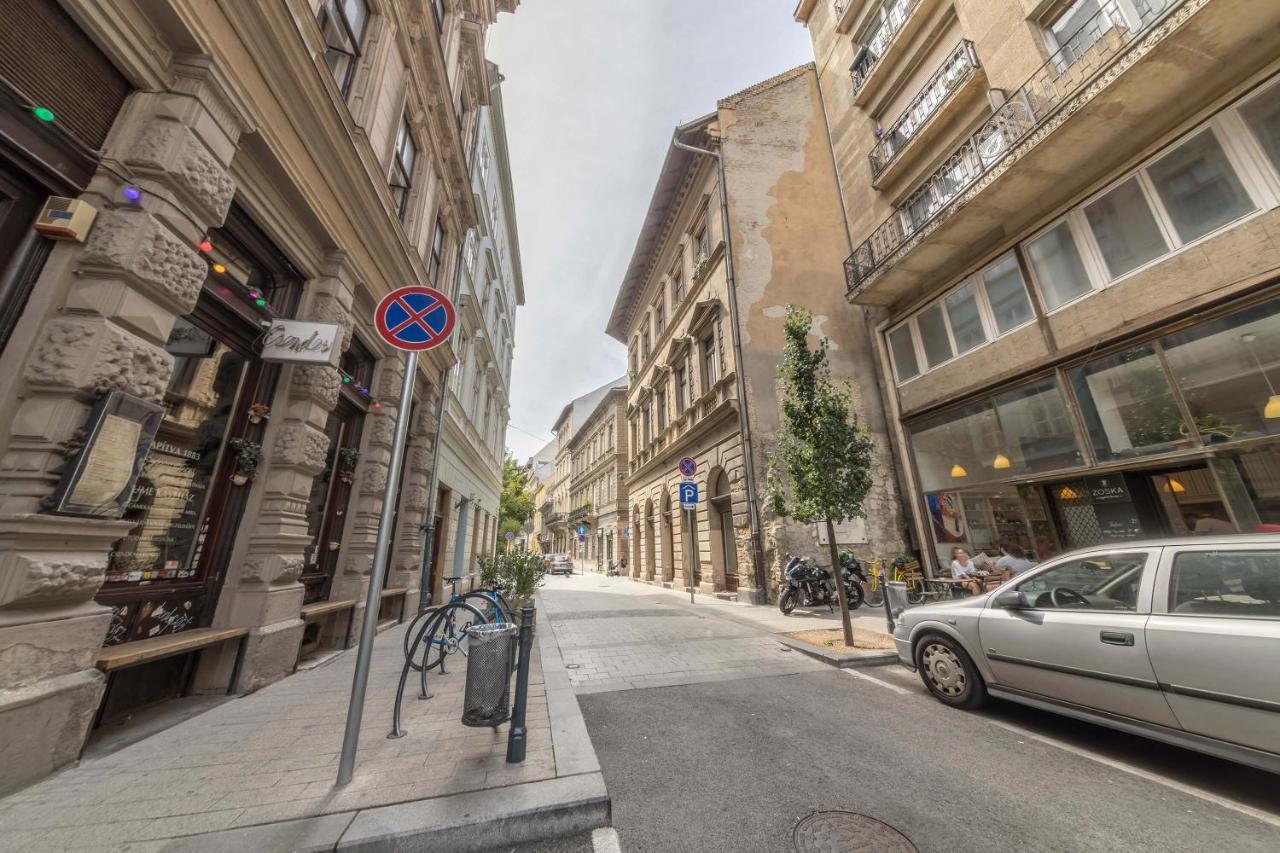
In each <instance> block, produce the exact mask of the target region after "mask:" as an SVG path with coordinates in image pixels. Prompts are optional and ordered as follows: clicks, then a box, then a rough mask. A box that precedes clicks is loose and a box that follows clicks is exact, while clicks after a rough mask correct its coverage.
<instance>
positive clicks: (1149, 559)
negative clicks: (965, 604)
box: [987, 542, 1164, 616]
mask: <svg viewBox="0 0 1280 853" xmlns="http://www.w3.org/2000/svg"><path fill="white" fill-rule="evenodd" d="M1162 550H1163V549H1162V548H1160V547H1147V548H1143V547H1138V548H1125V547H1124V543H1121V542H1116V543H1112V544H1110V545H1107V546H1105V547H1104V548H1101V549H1098V550H1092V551H1086V552H1084V553H1081V552H1079V551H1073V552H1070V553H1068V554H1064V555H1062V556H1061V557H1055V558H1053V560H1051V561H1048V562H1046V563H1044V564H1042V565H1039V566H1035V567H1034V568H1032V569H1030V570H1028V571H1026V572H1024V573H1022V574H1020V575H1018V576H1017V577H1015V578H1014V579H1013V581H1011V582H1010V584H1009V585H1008V587H1007V589H1009V590H1016V591H1018V592H1023V591H1024V590H1023V587H1024V586H1025V585H1026V584H1028V583H1030V582H1032V581H1034V580H1036V579H1037V578H1039V577H1041V576H1042V575H1046V574H1048V573H1049V572H1052V571H1056V570H1058V569H1060V568H1061V567H1063V566H1066V565H1069V564H1071V563H1081V562H1089V561H1096V560H1102V559H1107V558H1108V557H1110V558H1115V557H1128V556H1138V555H1141V556H1142V558H1143V564H1142V569H1141V572H1142V574H1141V577H1140V578H1139V580H1138V590H1137V593H1136V595H1135V596H1134V599H1135V600H1134V607H1133V609H1132V610H1120V609H1116V610H1100V609H1098V608H1094V607H1036V606H1035V602H1034V601H1032V602H1031V606H1030V607H1027V608H1024V611H1035V612H1037V613H1093V614H1095V615H1096V614H1100V613H1115V614H1119V615H1128V616H1135V615H1136V616H1148V615H1150V614H1151V613H1152V604H1153V601H1152V599H1153V596H1154V592H1155V588H1156V585H1157V583H1158V581H1160V580H1161V578H1160V577H1159V576H1161V575H1162V572H1161V571H1160V569H1161V566H1162V564H1163V562H1164V561H1163V560H1162V559H1161V552H1162ZM987 607H989V608H992V609H999V608H998V605H997V604H996V603H995V598H994V597H992V598H991V599H989V600H988V602H987Z"/></svg>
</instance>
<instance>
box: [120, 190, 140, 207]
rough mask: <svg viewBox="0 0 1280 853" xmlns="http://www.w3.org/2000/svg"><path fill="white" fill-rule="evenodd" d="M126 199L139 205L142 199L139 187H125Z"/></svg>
mask: <svg viewBox="0 0 1280 853" xmlns="http://www.w3.org/2000/svg"><path fill="white" fill-rule="evenodd" d="M123 192H124V197H125V198H127V199H128V200H129V201H131V202H133V203H135V204H136V203H137V202H138V201H139V200H140V199H141V198H142V190H140V189H138V188H137V187H125V188H124V190H123Z"/></svg>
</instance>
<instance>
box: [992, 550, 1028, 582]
mask: <svg viewBox="0 0 1280 853" xmlns="http://www.w3.org/2000/svg"><path fill="white" fill-rule="evenodd" d="M1022 554H1023V551H1022V549H1021V548H1019V547H1018V546H1017V545H1013V544H1011V543H1009V542H1001V543H1000V559H998V560H996V569H998V570H999V571H1001V572H1007V573H1008V574H1007V577H1014V576H1016V575H1020V574H1022V573H1023V572H1025V571H1026V570H1027V569H1029V568H1031V567H1032V566H1034V565H1035V563H1033V562H1031V561H1030V560H1028V559H1027V558H1026V557H1024V556H1022Z"/></svg>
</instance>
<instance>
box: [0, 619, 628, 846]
mask: <svg viewBox="0 0 1280 853" xmlns="http://www.w3.org/2000/svg"><path fill="white" fill-rule="evenodd" d="M549 629H550V626H549V625H546V624H545V623H544V624H541V625H539V629H538V642H536V643H535V649H540V651H535V653H534V655H533V656H532V658H531V664H532V665H531V673H530V699H529V708H528V731H529V734H528V752H527V758H526V760H525V762H524V763H523V764H519V765H516V764H508V763H506V760H505V755H506V746H507V730H508V727H507V726H505V725H504V726H502V727H500V728H499V729H497V730H490V729H472V728H466V727H464V726H463V725H462V724H461V723H460V722H459V720H460V718H461V708H462V692H463V685H464V680H465V665H464V662H462V661H461V660H459V661H457V662H456V663H455V662H454V659H453V658H450V661H449V663H450V664H452V666H450V671H449V673H448V674H447V675H444V676H440V675H437V674H434V673H433V674H432V675H431V676H430V681H429V683H430V689H431V691H432V693H433V694H434V698H432V699H430V700H426V701H419V700H418V699H417V698H416V697H417V689H416V681H415V680H414V679H413V678H411V679H410V684H409V688H408V689H407V690H406V699H405V702H404V716H403V721H404V722H403V725H404V728H405V729H406V730H407V731H408V735H407V736H406V737H403V738H400V739H398V740H388V739H387V737H386V735H387V732H388V731H389V730H390V726H391V709H392V704H393V701H394V696H395V686H396V682H397V679H398V678H399V674H400V668H401V666H402V663H403V656H402V653H401V643H402V637H403V634H404V631H405V628H404V627H399V628H396V629H393V630H391V631H388V632H386V633H384V634H383V635H382V636H380V637H379V638H378V640H377V641H376V643H375V646H374V653H373V665H372V671H371V675H370V679H369V691H368V702H367V705H366V708H365V714H364V718H363V728H362V731H361V737H360V751H359V755H358V761H357V766H356V774H355V778H354V779H353V780H352V782H351V783H350V784H349V785H347V786H346V787H344V788H341V789H338V788H336V787H335V782H334V780H335V777H336V775H337V762H338V752H339V750H340V748H341V745H342V735H343V727H344V723H345V718H346V711H347V701H348V695H349V691H350V687H351V679H352V673H353V668H354V664H355V657H356V656H355V652H354V650H351V651H350V652H348V653H345V654H342V655H340V656H338V657H336V658H334V659H333V660H331V661H329V662H327V663H326V664H325V665H323V666H320V667H318V668H316V669H314V670H311V671H307V672H300V673H298V674H296V675H293V676H291V677H289V678H287V679H284V680H283V681H280V682H278V683H276V684H273V685H271V686H270V687H267V688H265V689H263V690H260V691H258V692H257V693H254V694H251V695H249V696H245V697H242V698H240V699H236V700H234V701H230V702H227V703H225V704H223V705H220V706H218V707H217V708H215V709H213V710H211V711H208V712H207V713H204V714H202V715H200V716H198V717H195V718H193V719H190V720H187V721H185V722H183V723H180V724H178V725H177V726H174V727H173V728H171V729H168V730H166V731H164V732H161V733H159V734H157V735H154V736H152V737H149V738H147V739H146V740H143V741H140V742H138V743H136V744H134V745H132V746H128V747H126V748H124V749H122V750H120V751H118V752H115V753H113V754H111V755H108V756H104V757H102V758H98V759H95V760H86V761H84V762H83V763H82V764H80V765H79V766H78V767H74V768H71V769H67V770H65V771H63V772H61V773H58V774H56V775H54V776H52V777H50V778H49V779H46V780H45V781H43V782H41V783H39V784H37V785H34V786H32V787H30V788H26V789H24V790H22V791H19V792H17V793H15V794H13V795H11V796H9V797H7V798H5V799H3V800H0V851H36V850H39V851H43V850H69V849H74V850H81V849H84V850H90V849H100V850H121V851H123V850H129V851H151V850H163V849H244V850H250V849H253V850H258V849H261V850H289V849H294V846H293V845H294V844H300V843H301V842H300V841H297V840H296V837H295V836H296V833H295V836H289V837H288V838H282V837H279V836H272V837H270V838H269V837H268V836H261V835H259V836H254V835H244V834H240V835H236V834H230V835H228V834H226V833H223V835H222V836H221V839H222V840H221V841H220V842H218V843H210V844H207V845H205V846H201V845H199V844H196V845H194V846H192V845H189V844H187V845H175V843H174V842H172V841H170V839H175V838H181V837H185V836H193V835H197V834H200V833H219V832H221V831H226V830H233V829H235V828H238V827H253V826H259V827H262V826H265V825H277V826H279V825H282V824H281V822H285V821H290V820H293V819H298V818H317V817H318V816H328V815H333V816H341V818H340V819H338V818H334V819H332V820H328V822H327V823H315V822H314V821H313V822H311V823H308V824H306V825H305V826H302V825H300V826H299V831H300V832H303V834H304V835H305V834H308V833H310V834H317V833H318V835H317V837H316V838H313V839H312V840H311V841H308V842H307V843H308V845H310V844H312V843H313V842H314V843H317V845H318V847H319V848H320V849H347V847H348V845H346V844H345V843H344V844H339V843H338V839H339V838H343V839H344V840H347V839H351V838H352V837H353V835H354V836H359V837H361V838H363V839H365V840H366V841H367V840H368V839H369V838H376V837H379V835H378V833H379V832H383V833H384V834H385V833H391V834H396V833H399V834H406V833H407V834H410V835H411V834H413V831H414V824H415V822H417V823H421V822H422V821H426V820H437V819H438V815H437V816H433V815H436V812H432V811H431V810H430V809H424V807H423V806H422V803H421V802H420V801H427V802H437V801H438V800H437V798H445V800H443V801H440V802H448V801H449V799H448V798H450V796H451V795H452V796H455V797H456V796H458V795H463V796H470V797H472V800H470V801H467V802H470V803H471V807H470V808H463V807H461V806H460V807H459V808H458V809H457V810H456V811H457V812H458V814H459V815H460V816H462V817H465V818H467V819H469V820H471V821H472V822H474V821H475V820H476V818H474V817H472V815H473V814H476V813H484V810H485V809H488V810H489V812H488V814H489V815H490V816H494V815H495V814H500V811H497V810H496V809H495V807H494V806H493V805H492V804H489V805H487V806H486V805H485V804H484V803H483V802H480V801H477V800H475V795H474V794H469V793H468V792H481V793H483V792H492V791H494V790H495V789H500V790H499V791H498V794H499V797H500V798H501V797H505V798H506V801H507V802H508V803H511V804H512V808H516V807H519V806H520V805H521V804H522V803H527V804H529V805H530V807H536V808H538V809H542V810H545V809H546V808H547V807H549V806H554V804H555V802H556V797H560V796H562V795H563V796H568V797H571V798H578V799H583V798H584V792H586V794H585V799H587V800H592V799H593V797H594V793H593V792H595V791H596V784H597V783H598V793H599V798H603V796H604V791H603V782H600V781H599V779H598V776H599V765H598V764H597V763H596V761H595V753H594V751H593V750H592V749H591V746H590V740H589V738H588V737H587V735H586V729H585V726H584V725H583V724H582V720H581V714H580V711H579V710H578V708H577V702H576V700H574V699H573V697H572V694H571V692H570V691H569V689H568V684H567V681H566V680H565V678H564V673H563V669H562V668H561V664H560V661H559V653H558V650H557V647H556V643H555V638H554V635H553V634H552V632H551V631H550V630H549ZM544 659H551V660H552V662H553V664H554V667H555V670H556V671H555V672H553V673H551V679H550V681H551V682H552V685H553V687H552V688H551V689H549V688H548V686H547V683H546V681H545V680H544V674H543V667H542V662H543V660H544ZM415 675H416V674H415ZM557 679H559V680H558V681H557ZM513 684H514V680H513ZM556 684H560V685H562V686H561V687H560V688H559V689H558V690H557V689H555V687H554V685H556ZM549 693H550V694H552V695H551V704H552V705H553V706H554V709H553V710H552V711H551V712H550V713H549V711H548V694H549ZM566 697H567V701H566ZM583 774H586V775H587V776H591V775H592V774H594V777H595V778H589V779H585V780H579V779H575V780H571V781H573V782H574V784H568V783H564V780H565V777H581V776H583ZM579 782H580V783H581V784H579ZM557 785H558V786H557ZM539 786H540V787H539ZM526 789H527V790H526ZM529 791H533V794H530V793H529ZM513 792H523V793H513ZM599 798H596V799H597V800H598V799H599ZM501 801H502V800H501V799H498V800H495V802H501ZM409 802H413V804H414V807H415V808H416V809H417V811H416V812H414V813H410V814H406V813H404V812H403V811H400V812H397V811H394V810H386V809H379V807H387V806H392V805H393V804H397V803H409ZM599 804H600V803H599V802H597V803H596V805H597V806H599ZM477 807H478V808H477ZM400 808H402V809H403V808H404V807H400ZM607 810H608V805H607V800H603V812H602V814H603V815H605V816H606V817H607ZM454 811H455V809H452V808H443V809H437V812H439V813H441V814H444V815H446V816H449V815H452V813H453V812H454ZM599 811H600V810H599V809H598V808H597V812H599ZM357 812H359V814H357ZM464 812H465V814H464ZM366 816H369V819H365V818H366ZM602 822H603V821H600V820H596V822H595V823H594V825H596V826H598V825H600V824H601V823H602ZM427 828H430V827H429V825H428V827H427ZM583 828H587V829H589V828H591V827H589V826H588V827H583ZM219 837H220V836H202V838H204V839H205V840H209V839H217V838H219ZM308 837H310V836H308ZM264 839H265V840H264ZM272 839H274V840H272ZM317 839H318V840H317ZM198 840H200V839H194V840H192V839H188V841H198ZM352 849H359V844H355V845H354V847H352ZM451 849H453V848H451Z"/></svg>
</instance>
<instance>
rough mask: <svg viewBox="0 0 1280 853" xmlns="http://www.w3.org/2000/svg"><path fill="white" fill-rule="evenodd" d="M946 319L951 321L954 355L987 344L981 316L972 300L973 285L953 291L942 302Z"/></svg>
mask: <svg viewBox="0 0 1280 853" xmlns="http://www.w3.org/2000/svg"><path fill="white" fill-rule="evenodd" d="M944 301H945V302H946V303H947V317H948V319H950V321H951V334H952V335H953V336H954V337H955V342H956V353H957V354H959V353H964V352H968V351H969V350H971V349H973V348H974V347H976V346H980V345H981V344H985V343H986V342H987V332H986V330H985V329H984V328H983V327H982V315H981V314H980V313H979V312H978V302H977V300H976V299H975V298H974V293H973V283H972V282H969V283H968V284H965V285H964V286H963V287H960V288H958V289H956V290H953V291H952V292H951V293H950V294H948V295H947V298H946V299H945V300H944Z"/></svg>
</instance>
